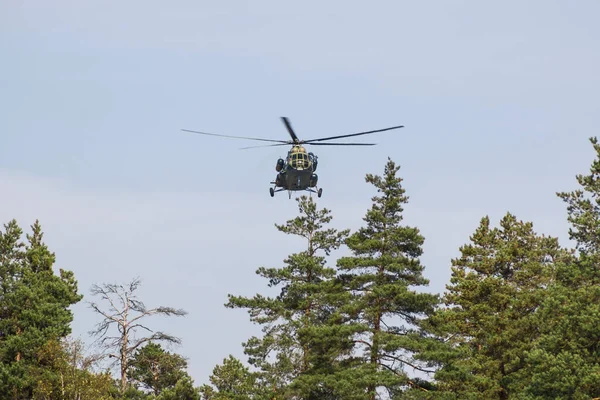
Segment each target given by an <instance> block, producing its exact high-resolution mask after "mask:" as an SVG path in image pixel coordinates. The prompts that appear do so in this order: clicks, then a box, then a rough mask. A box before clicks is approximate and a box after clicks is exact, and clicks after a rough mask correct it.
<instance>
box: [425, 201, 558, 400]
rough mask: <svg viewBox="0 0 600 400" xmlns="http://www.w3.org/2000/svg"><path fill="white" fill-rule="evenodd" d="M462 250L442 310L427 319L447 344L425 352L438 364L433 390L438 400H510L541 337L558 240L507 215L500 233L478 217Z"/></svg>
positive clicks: (454, 263) (520, 389)
mask: <svg viewBox="0 0 600 400" xmlns="http://www.w3.org/2000/svg"><path fill="white" fill-rule="evenodd" d="M460 252H461V256H460V257H459V258H456V259H453V260H452V276H451V279H450V284H449V285H448V286H447V292H446V294H445V296H444V299H443V300H444V303H445V305H446V308H444V309H441V310H439V311H438V312H437V313H436V315H435V316H434V317H432V318H431V319H430V323H432V326H435V327H436V328H437V330H436V332H437V333H439V334H440V335H441V337H442V338H443V339H444V340H445V341H447V342H446V343H447V346H448V347H446V348H445V349H444V348H443V347H441V346H440V347H438V348H437V349H436V350H437V352H432V353H431V354H430V356H432V358H435V357H437V358H438V361H440V363H441V364H443V366H442V368H441V369H440V370H438V371H437V373H436V375H435V377H436V380H437V381H438V383H439V387H438V391H439V392H441V393H443V394H444V396H442V398H456V399H463V398H473V399H489V400H494V399H509V398H513V397H514V396H517V395H519V394H521V393H522V392H523V386H524V384H525V380H524V379H523V377H524V375H526V374H527V371H526V369H527V368H528V364H527V362H526V358H527V355H528V352H529V351H530V350H531V348H532V346H533V343H534V341H535V340H536V339H537V338H538V337H539V326H538V322H537V316H536V312H537V310H538V309H539V306H540V304H541V303H542V301H543V299H544V297H545V296H546V292H545V290H546V288H547V287H548V285H549V284H550V283H551V282H552V279H553V276H554V267H555V263H556V262H557V260H559V259H560V258H561V257H562V255H563V254H564V252H563V250H561V248H560V246H559V244H558V240H557V239H556V238H553V237H546V236H543V235H542V236H540V235H538V234H536V232H534V230H533V224H532V223H531V222H523V221H519V220H517V218H516V217H515V216H514V215H512V214H510V213H507V214H506V215H505V216H504V218H502V220H501V221H500V227H499V228H492V227H491V226H490V219H489V217H487V216H486V217H484V218H482V219H481V222H480V225H479V227H478V228H477V229H476V230H475V233H474V234H473V235H472V236H471V243H469V244H466V245H464V246H462V247H461V248H460ZM450 393H452V394H454V396H452V397H448V396H447V395H448V394H450Z"/></svg>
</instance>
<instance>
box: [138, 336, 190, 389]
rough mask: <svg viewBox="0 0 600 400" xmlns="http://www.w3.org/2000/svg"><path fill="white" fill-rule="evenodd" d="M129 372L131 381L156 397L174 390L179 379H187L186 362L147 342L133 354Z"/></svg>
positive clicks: (180, 357) (155, 344) (176, 355)
mask: <svg viewBox="0 0 600 400" xmlns="http://www.w3.org/2000/svg"><path fill="white" fill-rule="evenodd" d="M130 368H131V370H130V371H129V374H130V377H131V379H132V380H133V381H135V382H138V383H140V384H141V385H142V386H143V387H144V388H145V389H148V390H151V391H152V392H153V393H154V394H156V395H158V394H160V393H161V392H162V391H163V390H165V389H169V388H174V387H175V385H176V384H177V382H178V381H179V380H180V379H183V378H187V377H188V375H187V372H186V371H185V369H186V368H187V361H186V360H185V359H184V358H183V357H182V356H180V355H179V354H173V353H170V352H167V351H165V350H164V349H163V348H162V346H161V345H160V344H158V343H152V342H149V343H148V344H146V345H145V346H144V347H142V348H139V349H137V350H136V352H135V353H134V354H133V358H132V360H131V362H130Z"/></svg>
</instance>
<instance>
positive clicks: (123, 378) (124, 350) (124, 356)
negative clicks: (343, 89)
mask: <svg viewBox="0 0 600 400" xmlns="http://www.w3.org/2000/svg"><path fill="white" fill-rule="evenodd" d="M126 332H127V330H125V329H123V341H122V344H121V393H125V389H126V388H127V344H128V343H127V339H128V338H127V333H126Z"/></svg>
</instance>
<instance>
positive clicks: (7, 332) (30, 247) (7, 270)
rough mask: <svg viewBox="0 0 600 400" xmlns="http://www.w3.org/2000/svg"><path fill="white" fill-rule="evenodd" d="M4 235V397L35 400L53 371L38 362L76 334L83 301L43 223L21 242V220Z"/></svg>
mask: <svg viewBox="0 0 600 400" xmlns="http://www.w3.org/2000/svg"><path fill="white" fill-rule="evenodd" d="M4 228H5V232H4V233H2V232H0V278H1V280H2V284H1V293H0V310H2V311H0V312H1V316H0V332H1V333H0V335H1V336H0V393H5V394H7V396H8V398H10V399H15V400H16V399H29V398H31V397H32V396H34V394H35V392H36V386H37V382H38V381H40V380H41V378H40V377H41V375H44V376H46V377H47V376H48V374H51V373H52V371H51V368H50V367H48V368H45V367H46V366H44V365H42V364H40V363H39V362H38V357H39V355H40V352H42V351H43V349H44V347H45V346H46V344H47V343H48V342H49V341H53V340H60V339H61V338H64V337H66V336H67V335H69V334H70V333H71V327H70V324H71V322H72V320H73V314H72V312H71V310H69V307H70V306H71V305H73V304H75V303H77V302H78V301H80V300H81V298H82V296H81V295H79V294H78V293H77V282H76V281H75V278H74V276H73V273H72V272H71V271H66V270H62V269H61V270H59V275H55V274H54V271H53V267H54V262H55V255H54V253H52V252H50V250H49V249H48V247H47V246H46V245H45V244H44V242H43V233H42V229H41V226H40V224H39V222H38V221H36V222H35V224H34V225H33V226H32V227H31V228H32V233H31V234H28V235H26V238H27V242H26V243H23V242H22V241H21V235H22V234H23V231H22V229H21V228H20V227H19V226H18V225H17V222H16V221H15V220H13V221H11V222H9V223H8V224H6V225H4Z"/></svg>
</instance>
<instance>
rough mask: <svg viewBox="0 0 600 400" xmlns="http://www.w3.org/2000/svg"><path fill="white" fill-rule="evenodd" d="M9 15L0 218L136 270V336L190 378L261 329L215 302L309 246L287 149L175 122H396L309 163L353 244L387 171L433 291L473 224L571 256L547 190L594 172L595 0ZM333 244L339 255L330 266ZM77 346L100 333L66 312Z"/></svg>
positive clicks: (90, 318) (78, 7)
mask: <svg viewBox="0 0 600 400" xmlns="http://www.w3.org/2000/svg"><path fill="white" fill-rule="evenodd" d="M165 4H166V3H164V2H158V1H144V2H142V1H129V2H115V1H103V2H97V1H96V2H94V1H89V2H76V1H60V0H58V1H53V2H33V1H20V2H11V1H7V0H4V1H0V54H1V61H2V68H1V69H0V71H1V74H0V88H2V90H1V91H0V109H1V110H2V118H0V131H1V132H2V136H1V139H2V140H1V142H0V177H1V178H2V179H0V193H1V194H2V195H1V196H0V219H1V220H2V222H7V221H9V220H10V219H12V218H17V219H18V222H19V223H20V224H21V225H22V226H24V227H27V226H28V225H30V224H31V223H32V222H33V221H34V220H35V219H36V218H39V219H40V222H41V223H42V226H43V227H44V230H45V232H46V241H47V243H48V244H49V245H50V246H51V247H52V249H53V250H54V251H55V252H56V254H57V259H58V266H59V267H62V268H67V269H71V270H73V271H74V272H75V274H76V277H77V279H78V280H79V283H80V289H81V292H82V293H83V294H84V295H85V296H86V298H85V299H84V300H92V298H91V297H90V296H89V289H90V286H91V285H92V284H93V283H101V282H113V281H118V282H125V281H127V280H130V279H131V278H133V277H135V276H140V277H141V278H142V280H143V285H142V287H141V289H140V296H141V297H142V299H144V300H145V302H146V303H147V305H148V306H154V305H159V304H160V305H163V304H164V305H171V306H175V307H182V308H184V309H186V310H187V311H188V312H189V315H188V316H187V317H185V318H182V319H165V320H161V319H157V320H155V321H149V323H150V324H152V326H154V327H156V328H157V329H166V330H168V331H169V332H170V333H172V334H174V335H177V336H180V337H182V339H183V345H182V346H181V347H179V348H176V349H175V350H176V351H178V352H180V353H181V354H183V355H185V356H186V357H188V358H189V365H190V373H191V374H192V376H193V377H194V379H195V380H196V383H197V384H200V383H202V382H205V381H206V379H207V377H208V375H209V374H210V371H211V370H212V368H213V367H214V366H215V364H217V363H220V362H221V361H222V359H223V358H225V357H226V356H227V355H228V354H230V353H231V354H234V355H236V356H238V357H242V358H243V355H242V352H241V342H242V341H244V340H246V339H247V338H249V337H250V336H251V335H252V334H255V333H257V332H258V328H257V327H254V326H252V325H251V324H250V322H249V320H248V318H247V315H246V313H245V312H244V311H233V310H228V309H225V308H224V307H223V304H224V303H225V302H226V301H227V294H228V293H233V294H245V295H253V294H254V293H257V292H260V293H267V292H268V290H267V289H268V288H267V286H266V282H263V281H262V280H260V279H259V278H258V277H257V276H256V275H255V273H254V271H255V270H256V269H257V268H258V267H259V266H261V265H264V266H270V267H275V266H281V265H282V263H281V262H282V260H283V259H284V258H285V257H286V255H287V254H289V253H291V252H295V251H301V250H302V249H303V245H304V243H303V242H302V241H301V240H296V239H294V238H290V237H286V236H285V235H283V234H280V233H278V232H277V231H276V229H275V228H274V226H273V224H274V223H283V222H284V221H285V220H287V219H288V218H293V217H294V216H295V215H296V211H297V208H296V203H295V201H294V200H288V198H287V195H283V196H276V197H275V198H270V197H269V194H268V187H269V182H270V181H271V180H272V179H273V178H274V177H275V174H276V172H275V169H274V167H275V162H276V160H277V158H278V157H280V156H282V155H284V154H285V151H284V150H283V148H265V149H254V150H246V151H240V150H238V148H239V147H242V146H243V145H251V144H252V142H246V141H236V140H229V139H220V138H213V137H203V136H199V135H194V134H191V133H186V132H182V131H180V129H182V128H186V129H194V130H204V131H208V132H215V133H222V134H229V135H248V136H259V137H266V138H273V139H287V133H286V131H285V128H284V126H283V125H282V123H281V121H280V119H279V117H280V116H288V117H289V118H290V119H291V122H292V124H293V126H294V128H295V130H296V132H297V134H298V135H299V136H300V137H301V138H306V139H309V138H315V137H321V136H329V135H335V134H345V133H353V132H358V131H363V130H370V129H378V128H384V127H387V126H392V125H399V124H401V125H405V128H403V129H401V130H396V131H390V132H384V133H381V134H377V135H373V136H371V137H368V138H365V139H364V141H365V142H366V141H375V142H377V143H378V146H373V147H366V148H343V147H331V148H322V147H319V148H315V152H316V153H317V154H318V155H319V171H318V172H319V177H320V185H321V186H322V187H323V197H322V198H321V199H318V201H319V203H320V204H321V205H322V206H324V207H327V208H329V209H331V210H332V212H333V215H334V221H333V225H334V226H335V227H338V228H340V229H343V228H351V229H356V228H358V227H360V226H361V223H362V217H363V215H364V213H365V211H366V210H367V209H368V207H369V206H370V197H371V196H372V195H373V194H374V192H373V191H372V190H371V188H370V187H369V185H367V184H366V183H364V175H365V173H368V172H369V173H381V172H382V171H383V166H384V164H385V162H386V160H387V157H388V156H389V157H391V158H392V159H393V160H394V161H396V162H397V163H399V164H400V165H401V167H402V168H401V176H402V177H403V178H404V179H405V181H404V183H405V187H406V190H407V194H408V195H409V197H410V203H409V205H408V206H407V207H406V212H405V221H406V222H407V223H409V224H411V225H415V226H418V227H419V228H420V229H421V231H422V233H423V234H424V236H425V238H426V242H425V246H424V249H425V254H424V256H423V258H422V261H423V264H424V265H425V266H426V270H425V274H426V276H427V277H428V278H429V279H430V280H431V284H430V286H429V288H428V289H427V290H430V291H432V292H441V291H442V290H443V289H444V285H445V284H446V283H447V282H448V278H449V271H450V270H449V265H450V259H451V258H453V257H455V256H456V255H457V254H458V248H459V246H460V245H462V244H464V243H466V242H467V241H468V240H469V235H470V234H471V233H472V232H473V230H474V229H475V227H476V226H477V224H478V222H479V220H480V218H481V217H483V216H484V215H490V217H491V218H492V221H493V222H494V223H497V222H498V220H499V219H500V218H501V217H502V216H503V215H504V213H506V212H507V211H510V212H512V213H514V214H516V215H517V217H518V218H520V219H524V220H531V221H533V222H534V224H535V225H534V226H535V228H536V230H537V231H538V232H540V233H546V234H550V235H553V236H559V237H560V238H561V240H562V242H563V243H564V244H568V242H567V235H566V231H567V228H568V226H567V224H566V211H565V207H564V206H563V204H562V203H561V201H560V200H559V199H558V198H557V197H556V196H555V192H556V191H560V190H570V189H574V188H576V182H575V179H574V177H575V174H578V173H583V172H585V171H587V169H588V168H589V165H590V163H591V161H592V159H593V157H594V154H593V151H592V148H591V146H590V144H589V142H588V141H587V138H588V137H590V136H593V135H597V134H598V131H597V127H598V126H599V125H600V121H599V119H600V117H599V115H600V112H599V111H600V98H599V97H600V94H599V93H600V75H599V74H598V72H597V71H598V70H600V51H599V50H600V49H599V45H598V38H599V37H600V26H599V25H598V24H597V15H598V13H599V12H600V4H599V3H598V2H595V1H578V2H569V3H567V2H566V1H529V2H517V1H504V2H497V3H491V2H476V1H453V2H418V3H417V2H399V1H380V2H375V3H369V4H367V3H366V2H357V1H343V2H342V1H330V2H327V3H323V2H314V1H308V2H302V4H291V3H285V2H276V1H261V2H253V3H250V2H240V1H234V2H227V3H225V2H210V3H209V2H198V1H180V2H172V3H169V5H165ZM343 252H344V251H343V250H341V251H340V252H338V253H336V254H342V253H343ZM74 310H75V314H76V316H75V321H74V324H73V326H74V335H75V336H80V337H82V338H84V339H85V340H88V341H89V339H88V336H87V331H88V330H90V329H91V328H92V327H93V324H94V323H95V322H96V321H97V318H96V316H95V315H94V314H92V313H91V311H90V310H89V309H88V308H87V306H86V305H85V304H84V303H83V302H82V303H81V304H79V305H77V306H75V307H74Z"/></svg>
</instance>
